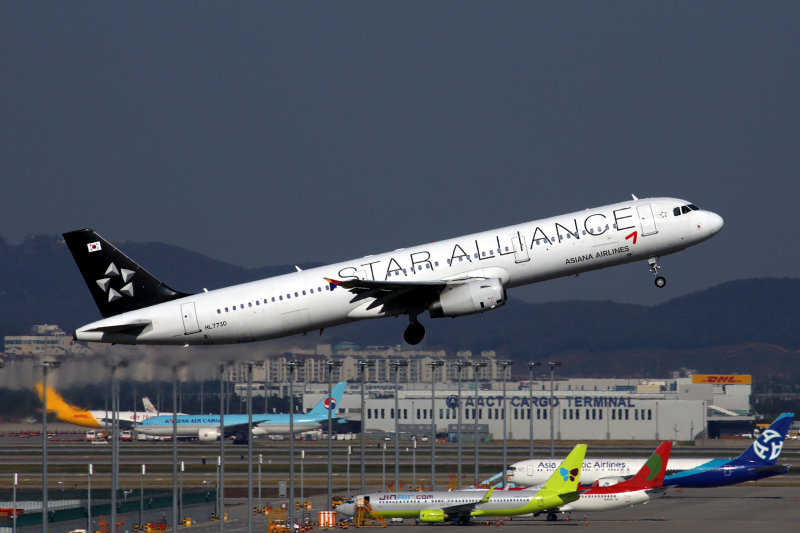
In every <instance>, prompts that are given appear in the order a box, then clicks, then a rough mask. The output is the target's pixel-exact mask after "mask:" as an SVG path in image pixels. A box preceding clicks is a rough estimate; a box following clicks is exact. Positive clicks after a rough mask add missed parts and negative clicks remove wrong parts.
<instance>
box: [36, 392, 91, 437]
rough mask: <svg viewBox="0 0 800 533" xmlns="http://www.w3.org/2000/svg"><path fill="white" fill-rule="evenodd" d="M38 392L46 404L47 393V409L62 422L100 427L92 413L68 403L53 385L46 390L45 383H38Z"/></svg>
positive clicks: (40, 398)
mask: <svg viewBox="0 0 800 533" xmlns="http://www.w3.org/2000/svg"><path fill="white" fill-rule="evenodd" d="M36 393H37V394H38V395H39V401H41V402H42V404H44V398H45V394H47V411H48V412H49V413H53V414H55V416H56V418H58V419H59V420H61V421H62V422H68V423H70V424H77V425H79V426H84V427H91V428H99V427H100V424H99V423H98V422H97V420H96V419H95V417H94V416H93V415H92V413H90V412H89V411H87V410H86V409H81V408H80V407H76V406H74V405H71V404H69V403H67V401H66V400H64V398H62V397H61V395H60V394H58V393H57V392H56V391H55V390H54V389H53V388H52V387H47V391H46V392H45V390H44V386H43V384H42V383H37V384H36Z"/></svg>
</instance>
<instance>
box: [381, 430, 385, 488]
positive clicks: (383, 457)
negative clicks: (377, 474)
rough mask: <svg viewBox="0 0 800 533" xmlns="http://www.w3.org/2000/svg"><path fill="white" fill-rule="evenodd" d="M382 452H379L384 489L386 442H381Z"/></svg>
mask: <svg viewBox="0 0 800 533" xmlns="http://www.w3.org/2000/svg"><path fill="white" fill-rule="evenodd" d="M382 444H383V453H381V470H382V471H383V488H382V489H381V490H386V443H385V442H383V443H382Z"/></svg>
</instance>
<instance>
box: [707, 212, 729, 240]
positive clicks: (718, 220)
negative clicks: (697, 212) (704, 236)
mask: <svg viewBox="0 0 800 533" xmlns="http://www.w3.org/2000/svg"><path fill="white" fill-rule="evenodd" d="M706 215H707V218H708V222H707V226H708V229H710V230H711V235H716V234H717V233H719V230H721V229H722V226H723V225H724V224H725V221H724V220H722V217H721V216H719V215H718V214H716V213H712V212H711V211H707V212H706Z"/></svg>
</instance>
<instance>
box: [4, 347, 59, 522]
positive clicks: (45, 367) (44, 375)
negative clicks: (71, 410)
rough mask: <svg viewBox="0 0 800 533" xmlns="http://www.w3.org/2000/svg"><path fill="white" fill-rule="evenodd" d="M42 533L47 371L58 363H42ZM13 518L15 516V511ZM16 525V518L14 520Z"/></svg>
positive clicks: (44, 506)
mask: <svg viewBox="0 0 800 533" xmlns="http://www.w3.org/2000/svg"><path fill="white" fill-rule="evenodd" d="M39 364H40V365H41V367H42V391H43V394H42V533H47V518H48V516H47V371H48V369H50V368H58V367H60V366H61V363H59V362H58V361H42V362H41V363H39ZM14 512H15V516H16V510H15V511H14ZM14 523H15V524H16V518H15V519H14Z"/></svg>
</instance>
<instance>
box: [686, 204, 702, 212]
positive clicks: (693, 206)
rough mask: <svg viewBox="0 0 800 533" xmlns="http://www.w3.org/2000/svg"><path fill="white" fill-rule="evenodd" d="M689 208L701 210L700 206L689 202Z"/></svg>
mask: <svg viewBox="0 0 800 533" xmlns="http://www.w3.org/2000/svg"><path fill="white" fill-rule="evenodd" d="M689 209H691V210H692V211H700V208H699V207H697V206H696V205H694V204H689Z"/></svg>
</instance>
